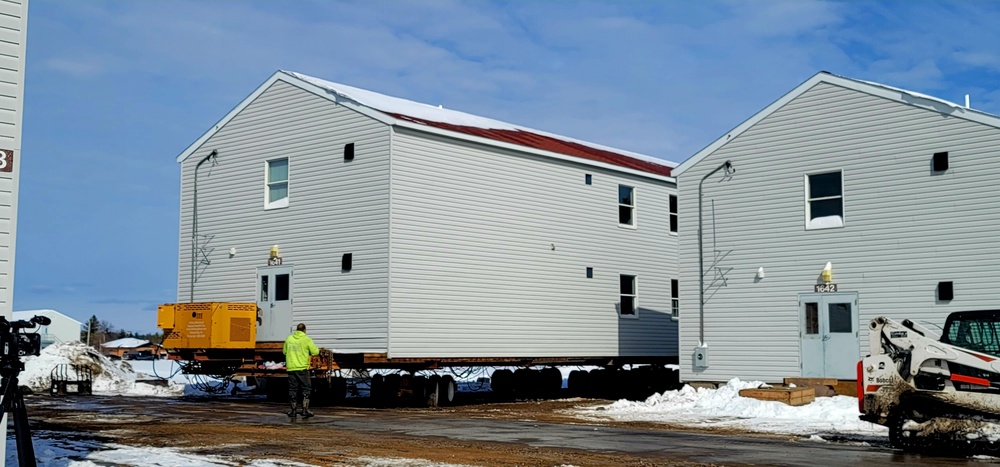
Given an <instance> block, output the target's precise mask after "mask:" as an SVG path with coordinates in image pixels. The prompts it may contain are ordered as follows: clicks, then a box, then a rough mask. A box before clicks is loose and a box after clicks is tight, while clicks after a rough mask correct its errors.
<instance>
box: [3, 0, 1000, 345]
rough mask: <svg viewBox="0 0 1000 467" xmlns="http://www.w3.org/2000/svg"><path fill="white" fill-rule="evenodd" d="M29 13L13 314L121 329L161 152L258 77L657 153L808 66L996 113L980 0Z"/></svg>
mask: <svg viewBox="0 0 1000 467" xmlns="http://www.w3.org/2000/svg"><path fill="white" fill-rule="evenodd" d="M30 8H31V9H30V12H29V16H28V18H29V20H28V51H27V57H28V59H27V71H26V84H25V109H24V129H23V145H22V153H21V154H22V156H21V186H20V192H19V218H18V236H17V262H16V268H17V269H16V273H15V295H14V306H15V309H18V310H24V309H35V308H55V309H57V310H60V311H62V312H64V313H66V314H68V315H70V316H73V317H76V318H78V319H80V320H81V321H82V320H84V319H86V318H88V317H89V316H90V315H92V314H93V315H97V316H98V317H99V318H101V319H102V320H108V321H110V322H112V323H114V324H115V325H116V326H117V327H119V328H125V329H129V330H143V331H152V330H155V328H156V317H155V309H156V305H157V304H160V303H164V302H171V301H175V300H176V299H177V267H178V264H177V241H178V208H179V206H178V203H179V201H178V196H179V193H178V186H179V181H178V178H179V172H178V171H179V167H178V165H177V163H176V162H175V157H176V156H177V155H178V154H179V153H180V152H181V151H182V150H184V149H185V148H186V147H187V146H188V145H189V144H191V143H192V142H193V141H194V140H195V139H197V138H198V137H199V136H201V134H202V133H204V132H205V131H206V130H207V129H208V128H209V127H211V126H212V125H213V124H214V123H215V122H217V121H218V120H219V119H220V118H222V116H224V115H225V114H226V113H227V112H228V111H229V110H230V109H231V108H232V107H234V106H235V105H237V104H238V103H239V102H240V101H241V100H242V99H243V98H244V97H246V96H247V95H248V94H250V93H251V92H252V91H253V90H254V89H255V88H256V87H257V86H258V85H259V84H261V83H262V82H263V81H264V80H265V79H266V78H267V77H268V76H269V75H270V74H271V73H273V72H274V71H275V70H278V69H285V70H293V71H299V72H302V73H306V74H309V75H313V76H317V77H321V78H325V79H328V80H331V81H336V82H340V83H344V84H348V85H352V86H356V87H360V88H364V89H369V90H373V91H377V92H381V93H384V94H389V95H394V96H398V97H403V98H407V99H411V100H415V101H419V102H425V103H430V104H441V105H443V106H444V107H446V108H451V109H456V110H462V111H466V112H469V113H474V114H478V115H483V116H487V117H491V118H496V119H499V120H505V121H509V122H512V123H517V124H520V125H524V126H529V127H533V128H537V129H540V130H545V131H548V132H552V133H558V134H563V135H567V136H572V137H575V138H579V139H583V140H587V141H592V142H596V143H600V144H604V145H608V146H612V147H618V148H621V149H626V150H630V151H635V152H639V153H643V154H648V155H652V156H656V157H661V158H664V159H668V160H672V161H676V162H680V161H683V160H684V159H686V158H688V157H689V156H691V155H692V154H694V153H695V152H697V151H698V150H699V149H701V148H702V147H704V146H705V145H707V144H709V143H710V142H712V141H713V140H714V139H715V138H717V137H718V136H720V135H722V134H723V133H725V132H726V131H728V130H729V129H731V128H733V127H735V126H736V125H738V124H739V123H740V122H741V121H743V120H745V119H746V118H748V117H750V116H751V115H753V114H754V113H755V112H757V111H758V110H760V109H762V108H763V107H765V106H767V105H768V104H769V103H771V102H772V101H774V100H776V99H777V98H779V97H780V96H781V95H782V94H784V93H786V92H788V91H789V90H791V89H792V88H793V87H795V86H796V85H798V84H800V83H801V82H802V81H805V80H806V79H808V78H809V77H810V76H812V75H813V74H815V73H816V72H818V71H821V70H825V71H830V72H833V73H836V74H841V75H845V76H849V77H852V78H859V79H865V80H872V81H878V82H882V83H885V84H889V85H893V86H897V87H902V88H906V89H910V90H913V91H918V92H922V93H925V94H930V95H934V96H937V97H940V98H943V99H947V100H950V101H953V102H959V103H962V102H964V98H965V97H964V96H965V95H966V94H971V99H972V107H974V108H977V109H980V110H983V111H986V112H990V113H994V114H1000V86H998V83H1000V50H998V47H1000V32H998V31H997V28H996V25H997V24H1000V3H990V2H962V3H959V2H877V3H875V2H808V1H792V2H777V1H773V2H758V1H748V2H739V1H737V2H723V3H713V2H679V1H678V2H666V1H662V2H652V1H651V2H596V1H590V2H571V1H548V2H546V1H537V2H509V3H508V2H485V1H469V2H447V1H439V0H429V1H417V2H403V1H392V2H389V1H378V0H375V1H372V0H368V1H360V2H333V1H322V2H307V1H296V2H287V1H241V2H235V1H232V2H225V1H205V2H183V1H171V2H166V1H155V2H154V1H142V2H136V1H116V2H115V1H108V2H104V1H86V2H80V1H69V0H66V1H47V0H32V3H31V7H30ZM248 299H249V297H248Z"/></svg>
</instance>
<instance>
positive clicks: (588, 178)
mask: <svg viewBox="0 0 1000 467" xmlns="http://www.w3.org/2000/svg"><path fill="white" fill-rule="evenodd" d="M590 182H591V179H590V174H586V175H584V176H583V183H586V184H587V185H590Z"/></svg>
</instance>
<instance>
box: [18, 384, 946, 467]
mask: <svg viewBox="0 0 1000 467" xmlns="http://www.w3.org/2000/svg"><path fill="white" fill-rule="evenodd" d="M601 403H606V401H593V400H583V399H570V400H555V401H540V402H516V403H469V404H467V405H461V406H456V407H448V408H439V409H431V408H391V409H373V408H366V407H362V406H338V407H320V408H316V409H315V410H314V412H316V417H314V418H311V419H306V420H303V419H301V418H300V419H298V420H296V421H290V420H289V419H288V417H286V416H285V415H284V414H283V411H284V410H285V406H284V405H279V404H273V403H268V402H266V401H263V400H246V399H230V400H206V399H198V400H177V399H161V398H138V397H76V398H69V397H67V398H49V397H31V398H29V400H28V401H27V405H28V410H29V417H30V419H31V423H32V428H33V429H35V430H46V431H54V432H63V433H66V434H67V435H71V436H77V437H92V438H95V439H98V440H101V441H104V442H109V443H117V444H124V445H131V446H152V447H171V448H182V449H185V450H187V451H189V452H192V453H196V454H210V455H216V456H223V457H229V456H232V457H235V458H240V459H284V460H291V461H298V462H303V463H308V464H313V465H343V466H354V465H366V464H367V461H365V460H364V459H365V458H380V459H384V458H391V459H425V460H428V461H432V462H435V463H448V464H465V465H475V466H536V465H537V466H561V465H575V466H581V467H582V466H605V465H607V466H612V465H614V466H618V465H635V466H653V465H656V466H661V465H662V466H687V465H723V464H724V465H740V464H757V465H761V464H767V465H809V464H815V463H816V462H817V461H818V460H819V459H822V460H823V463H825V464H827V465H859V464H867V463H876V464H882V463H888V462H904V463H908V464H917V465H919V464H924V465H942V464H953V465H954V464H958V465H961V464H965V463H966V462H965V461H964V460H956V462H951V461H947V460H942V459H923V458H919V457H912V456H902V455H899V454H897V453H893V452H891V451H889V450H887V449H879V448H875V449H873V448H870V447H859V446H845V445H824V444H820V443H810V442H804V441H802V439H801V438H796V437H787V436H785V437H780V436H779V437H775V436H764V435H751V434H747V433H736V432H724V431H715V432H704V431H701V432H693V431H691V430H682V429H678V428H676V427H670V426H665V425H662V424H653V423H614V422H600V421H584V420H580V419H578V418H576V417H574V416H573V415H572V413H571V410H572V409H574V408H576V407H581V406H586V405H593V404H601Z"/></svg>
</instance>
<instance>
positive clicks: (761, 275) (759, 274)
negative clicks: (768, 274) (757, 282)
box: [757, 266, 764, 279]
mask: <svg viewBox="0 0 1000 467" xmlns="http://www.w3.org/2000/svg"><path fill="white" fill-rule="evenodd" d="M757 278H758V279H763V278H764V266H761V267H759V268H757Z"/></svg>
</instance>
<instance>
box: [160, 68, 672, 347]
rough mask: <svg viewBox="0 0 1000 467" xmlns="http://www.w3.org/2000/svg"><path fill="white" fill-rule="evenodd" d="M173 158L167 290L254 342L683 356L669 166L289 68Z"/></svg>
mask: <svg viewBox="0 0 1000 467" xmlns="http://www.w3.org/2000/svg"><path fill="white" fill-rule="evenodd" d="M177 161H178V162H179V163H180V165H181V197H180V213H181V214H180V218H181V225H180V250H179V265H178V266H179V268H178V279H179V281H178V299H179V300H180V301H182V302H187V301H190V302H201V301H235V302H257V303H258V306H259V307H260V309H261V310H262V312H261V315H260V316H259V317H258V320H259V323H258V327H257V339H256V340H257V341H258V342H280V341H282V340H284V339H285V337H286V336H287V335H288V333H289V332H290V330H291V329H292V326H293V325H294V324H295V323H299V322H303V323H306V324H307V325H308V327H309V334H310V335H311V336H312V337H313V338H314V339H315V341H316V343H317V345H319V346H321V347H327V348H330V349H333V350H334V351H336V352H345V353H357V354H366V355H379V356H382V357H384V358H387V359H390V360H391V359H394V358H395V359H399V358H409V359H429V360H431V359H447V358H464V359H469V358H483V359H486V360H483V362H484V363H486V362H499V361H503V359H515V358H527V359H530V358H535V357H548V358H557V359H558V358H584V357H594V358H599V359H604V361H610V359H615V358H620V357H631V358H633V359H634V360H633V361H640V362H652V361H659V362H665V361H676V355H677V340H676V335H677V322H676V320H675V318H674V317H673V316H672V310H673V309H675V308H674V305H675V304H676V299H675V297H674V296H673V295H672V294H673V293H676V290H677V288H676V280H677V236H676V231H677V222H678V219H677V216H676V212H677V210H676V209H677V204H676V201H677V199H676V192H675V189H676V188H675V181H674V178H672V177H671V168H672V166H673V164H671V163H668V162H665V161H662V160H659V159H655V158H651V157H647V156H643V155H640V154H634V153H630V152H626V151H622V150H618V149H613V148H607V147H602V146H599V145H596V144H592V143H587V142H583V141H578V140H574V139H571V138H567V137H563V136H558V135H553V134H548V133H544V132H540V131H537V130H532V129H528V128H524V127H520V126H517V125H512V124H509V123H504V122H499V121H496V120H491V119H487V118H483V117H478V116H474V115H469V114H466V113H462V112H457V111H453V110H449V109H442V108H440V107H437V106H430V105H424V104H419V103H415V102H411V101H407V100H403V99H398V98H394V97H389V96H385V95H381V94H377V93H374V92H370V91H365V90H361V89H357V88H354V87H350V86H345V85H341V84H336V83H332V82H329V81H324V80H321V79H317V78H313V77H309V76H305V75H302V74H298V73H292V72H285V71H279V72H277V73H275V74H274V75H273V76H271V77H270V79H268V80H267V81H266V82H265V83H264V84H262V85H261V86H260V87H259V88H258V89H257V90H256V91H254V92H253V93H252V94H251V95H250V96H249V97H247V98H246V99H245V100H244V101H243V102H241V103H240V104H239V105H238V106H237V107H236V108H235V109H233V110H232V112H230V113H229V114H228V115H226V116H225V117H224V118H223V119H222V120H221V121H220V122H219V123H218V124H217V125H215V126H214V127H213V128H212V129H211V130H209V131H208V132H207V133H205V134H204V136H202V137H201V138H199V139H198V140H197V141H196V142H194V143H193V144H192V145H191V146H190V147H189V148H187V149H186V150H185V151H184V152H183V153H182V154H181V155H180V156H179V157H178V159H177ZM468 361H469V360H466V362H468ZM618 361H624V360H618Z"/></svg>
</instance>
